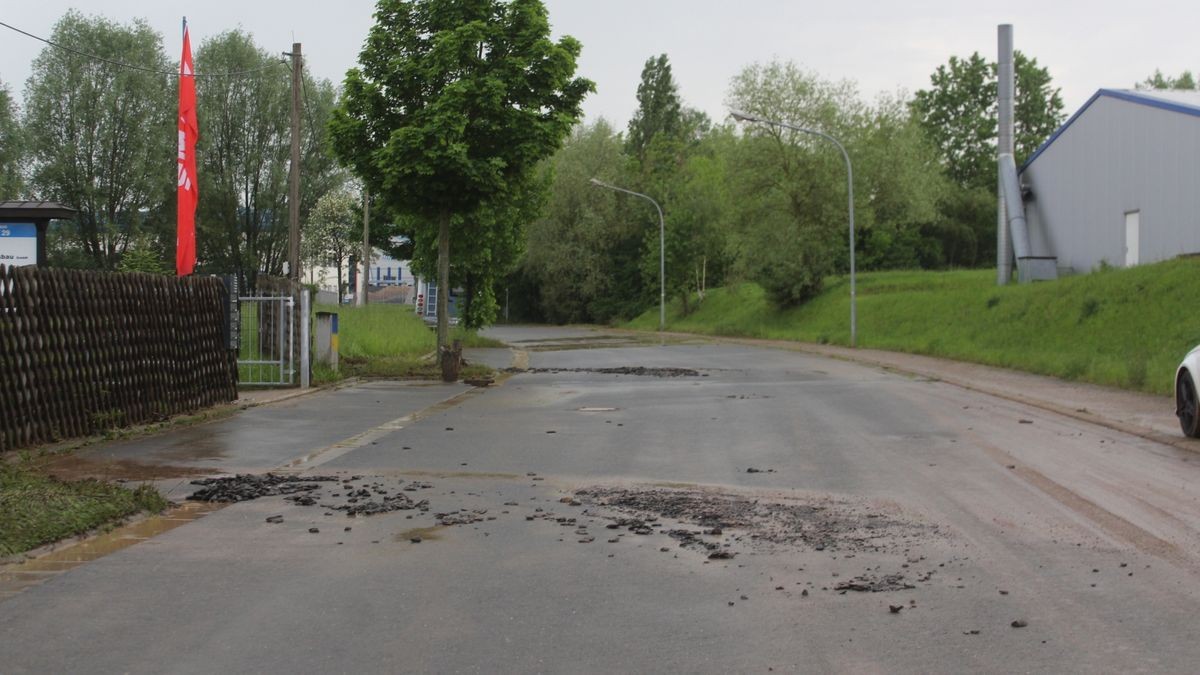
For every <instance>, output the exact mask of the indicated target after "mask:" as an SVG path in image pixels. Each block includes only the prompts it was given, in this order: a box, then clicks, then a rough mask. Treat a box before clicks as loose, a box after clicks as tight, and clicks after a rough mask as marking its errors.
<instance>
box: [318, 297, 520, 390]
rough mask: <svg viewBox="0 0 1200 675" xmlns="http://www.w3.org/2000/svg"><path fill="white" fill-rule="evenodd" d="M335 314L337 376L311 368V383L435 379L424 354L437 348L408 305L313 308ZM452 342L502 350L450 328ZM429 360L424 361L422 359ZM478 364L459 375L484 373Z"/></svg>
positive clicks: (489, 341) (431, 334)
mask: <svg viewBox="0 0 1200 675" xmlns="http://www.w3.org/2000/svg"><path fill="white" fill-rule="evenodd" d="M317 309H318V310H320V311H328V312H337V313H338V340H339V343H340V347H339V361H340V367H341V373H340V374H335V373H332V372H331V371H329V370H328V369H326V368H317V369H315V371H314V379H316V380H317V381H318V382H320V381H326V382H327V381H331V380H335V379H337V378H338V377H339V375H340V376H341V377H346V376H360V377H402V378H410V377H411V378H428V379H437V378H439V377H441V371H440V370H439V368H438V364H437V361H436V360H435V359H433V358H432V357H431V356H430V355H431V354H432V353H433V352H434V351H435V349H436V347H437V335H436V334H435V332H434V331H433V330H431V329H430V328H429V326H427V325H426V324H425V322H424V321H422V320H421V318H420V317H418V316H417V315H416V314H415V313H414V312H413V309H412V307H411V306H409V305H385V304H375V305H367V306H366V307H348V306H345V305H343V306H341V307H318V308H317ZM450 337H451V339H452V340H462V343H463V346H464V347H502V346H503V344H502V343H500V342H497V341H496V340H492V339H490V338H485V337H483V336H481V335H479V334H478V333H477V332H475V331H469V330H466V329H463V328H454V329H452V330H451V336H450ZM426 357H429V358H426ZM490 372H491V370H490V369H488V368H485V367H483V366H467V367H466V368H464V369H463V376H464V377H475V376H481V375H485V374H487V373H490Z"/></svg>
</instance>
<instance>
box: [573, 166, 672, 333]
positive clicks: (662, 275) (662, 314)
mask: <svg viewBox="0 0 1200 675" xmlns="http://www.w3.org/2000/svg"><path fill="white" fill-rule="evenodd" d="M591 183H592V185H595V186H596V187H602V188H608V189H609V190H616V191H617V192H624V193H625V194H627V195H633V196H634V197H641V198H642V199H645V200H646V201H648V202H650V203H651V204H653V205H654V208H656V209H658V330H659V332H660V333H661V332H662V331H663V330H665V329H666V325H667V234H666V233H667V228H666V224H665V222H664V221H663V212H662V207H661V206H659V205H658V202H656V201H654V199H652V198H651V197H650V196H649V195H644V194H642V193H640V192H634V191H633V190H626V189H625V188H619V187H617V186H616V185H609V184H608V183H605V182H604V181H602V180H599V179H596V178H593V179H592V180H591Z"/></svg>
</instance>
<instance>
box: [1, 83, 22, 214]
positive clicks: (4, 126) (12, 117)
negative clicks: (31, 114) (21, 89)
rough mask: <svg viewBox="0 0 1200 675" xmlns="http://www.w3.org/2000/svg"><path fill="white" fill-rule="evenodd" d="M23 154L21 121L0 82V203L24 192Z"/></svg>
mask: <svg viewBox="0 0 1200 675" xmlns="http://www.w3.org/2000/svg"><path fill="white" fill-rule="evenodd" d="M24 153H25V138H24V134H23V133H22V131H21V120H20V119H19V118H18V116H17V106H16V104H15V103H14V102H13V99H12V95H11V94H10V93H9V91H8V85H6V84H4V83H3V82H0V201H4V200H10V201H11V200H16V199H18V198H20V197H21V193H22V192H23V191H24V179H23V177H22V175H21V159H22V157H23V156H24Z"/></svg>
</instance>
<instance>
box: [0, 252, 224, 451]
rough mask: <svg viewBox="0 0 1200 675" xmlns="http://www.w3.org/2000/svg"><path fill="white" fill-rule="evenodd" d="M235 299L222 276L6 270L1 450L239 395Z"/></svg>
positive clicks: (0, 279) (1, 316)
mask: <svg viewBox="0 0 1200 675" xmlns="http://www.w3.org/2000/svg"><path fill="white" fill-rule="evenodd" d="M225 307H226V291H225V286H224V284H222V283H221V281H220V280H219V279H216V278H213V277H186V278H181V279H179V278H174V277H164V276H158V275H152V274H118V273H106V272H89V271H80V270H60V269H44V268H36V267H6V266H0V451H6V450H12V449H16V448H21V447H26V446H30V445H36V444H40V443H46V442H52V441H56V440H60V439H64V438H70V437H75V436H83V435H88V434H93V433H96V432H98V431H103V430H106V429H111V428H116V427H121V426H127V425H131V424H140V423H145V422H151V421H155V420H160V419H163V418H166V417H167V416H169V415H174V414H178V413H183V412H188V411H192V410H197V409H199V408H202V407H206V406H210V405H214V404H216V403H222V402H226V401H231V400H234V399H236V398H237V363H236V352H233V351H230V350H229V349H228V344H226V336H225V331H224V320H225V319H224V312H225Z"/></svg>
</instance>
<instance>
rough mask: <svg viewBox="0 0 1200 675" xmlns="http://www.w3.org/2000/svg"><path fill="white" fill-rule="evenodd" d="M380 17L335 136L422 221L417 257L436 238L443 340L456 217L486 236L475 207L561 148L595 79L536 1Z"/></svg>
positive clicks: (424, 4) (426, 0) (445, 4)
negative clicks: (579, 65)
mask: <svg viewBox="0 0 1200 675" xmlns="http://www.w3.org/2000/svg"><path fill="white" fill-rule="evenodd" d="M375 20H376V22H375V25H374V26H373V27H372V29H371V32H370V34H369V35H368V37H367V40H366V44H365V46H364V47H363V50H362V52H361V53H360V55H359V67H357V68H354V69H351V70H350V71H349V72H348V73H347V74H346V81H345V87H344V90H345V93H344V96H343V99H342V102H341V105H340V107H339V108H338V109H337V111H336V112H335V113H334V117H333V120H332V121H331V123H330V135H331V137H332V140H333V147H334V150H335V152H336V153H337V155H338V157H339V159H340V160H341V161H342V162H344V163H345V164H346V165H348V166H350V167H352V169H353V171H354V173H355V174H356V175H358V176H360V177H361V178H362V179H363V180H364V181H365V183H366V184H367V186H368V188H369V189H370V191H371V193H372V194H375V195H378V196H379V198H380V199H381V200H382V201H383V202H384V203H385V205H386V206H387V207H388V209H389V210H390V211H391V212H394V213H395V214H397V215H404V216H411V217H412V218H413V219H414V224H415V229H414V235H415V239H416V240H417V242H418V247H417V251H418V255H420V252H421V251H427V250H428V249H427V248H422V247H421V246H420V244H419V242H421V241H428V240H436V241H437V242H438V256H437V258H438V264H437V269H438V287H439V288H441V289H443V292H442V293H439V294H438V344H439V347H441V346H444V345H445V344H446V342H447V337H448V317H447V313H448V312H447V293H446V292H444V291H445V289H448V288H449V285H450V239H451V226H452V224H453V221H454V218H455V216H459V217H462V218H463V219H464V221H463V230H464V235H467V237H464V239H463V240H461V241H462V242H463V243H464V244H468V245H470V242H472V241H475V240H477V239H481V238H482V239H486V232H484V231H482V229H483V228H484V227H486V224H487V221H488V220H491V219H487V220H484V219H480V220H474V219H472V218H471V216H472V214H474V213H475V212H476V211H477V210H478V209H480V207H481V206H482V205H484V204H485V203H492V204H503V203H505V202H506V201H507V200H508V199H509V195H508V194H507V193H508V191H509V187H510V186H513V185H522V184H524V183H525V180H524V179H525V177H526V176H527V175H528V174H529V172H531V171H533V170H534V169H535V168H536V166H537V164H538V162H540V161H541V160H542V159H544V158H545V157H547V156H548V155H550V154H551V153H553V152H554V151H555V150H556V149H557V148H558V147H559V146H560V145H561V143H562V140H563V139H564V137H565V136H566V135H567V134H568V133H569V131H570V129H571V127H572V126H573V125H574V124H575V122H576V120H577V119H578V118H579V116H580V114H581V113H580V104H581V102H582V101H583V98H584V96H585V95H586V94H587V93H588V92H590V91H592V90H593V89H594V85H593V84H592V83H591V82H590V81H588V80H585V79H582V78H577V77H575V62H576V59H577V58H578V56H579V52H580V44H579V42H578V41H576V40H575V39H574V38H570V37H564V38H562V39H561V40H560V41H559V42H557V43H555V42H553V41H551V39H550V24H549V19H548V17H547V12H546V8H545V7H544V5H543V4H542V2H541V1H540V0H512V2H501V1H500V0H415V1H404V0H380V1H379V3H378V5H377V8H376V13H375ZM480 235H484V236H480ZM468 237H469V238H468Z"/></svg>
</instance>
